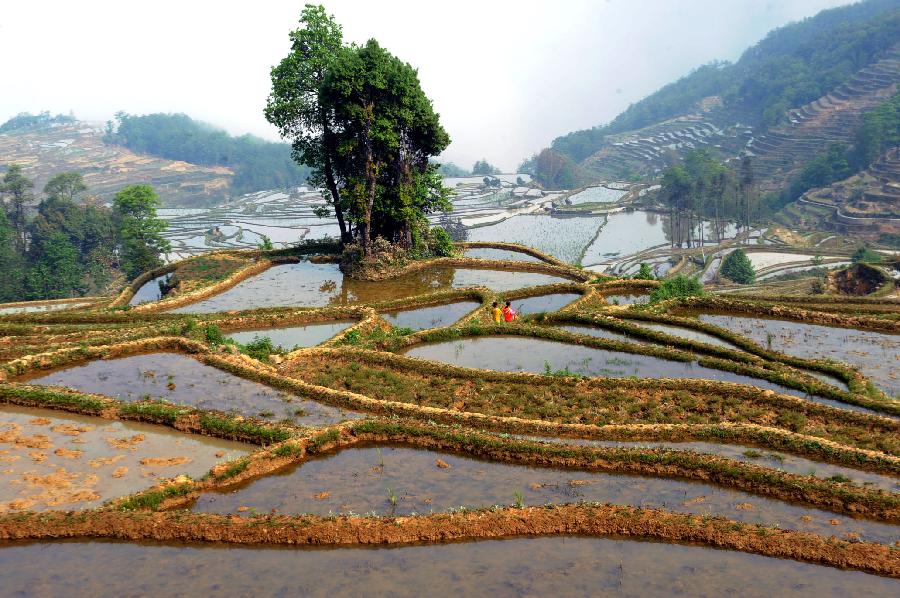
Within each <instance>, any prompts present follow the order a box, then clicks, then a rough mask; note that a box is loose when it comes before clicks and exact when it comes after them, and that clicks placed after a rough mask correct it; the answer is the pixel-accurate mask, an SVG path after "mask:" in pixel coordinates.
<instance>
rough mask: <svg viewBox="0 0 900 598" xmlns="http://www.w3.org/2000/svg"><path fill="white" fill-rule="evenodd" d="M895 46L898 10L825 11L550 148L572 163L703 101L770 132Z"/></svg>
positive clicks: (880, 1)
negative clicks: (708, 100) (619, 137)
mask: <svg viewBox="0 0 900 598" xmlns="http://www.w3.org/2000/svg"><path fill="white" fill-rule="evenodd" d="M898 40H900V7H898V5H897V2H896V1H894V0H868V1H866V2H861V3H858V4H853V5H850V6H845V7H840V8H835V9H831V10H826V11H823V12H821V13H819V14H817V15H815V16H814V17H811V18H808V19H805V20H803V21H801V22H798V23H793V24H790V25H786V26H784V27H781V28H779V29H775V30H773V31H772V32H770V33H769V34H768V35H767V36H766V38H765V39H763V40H762V41H760V42H759V43H758V44H756V45H755V46H753V47H752V48H750V49H748V50H747V51H745V52H744V54H743V55H742V56H741V58H740V59H739V60H738V61H737V62H736V63H734V64H730V63H727V62H714V63H711V64H707V65H703V66H701V67H699V68H697V69H696V70H694V71H693V72H691V73H690V74H688V75H687V76H685V77H682V78H681V79H679V80H678V81H676V82H674V83H670V84H668V85H666V86H664V87H662V88H661V89H660V90H659V91H657V92H655V93H653V94H651V95H649V96H647V97H646V98H644V99H642V100H640V101H639V102H636V103H634V104H632V105H631V106H629V107H628V108H627V109H626V110H625V111H624V112H622V113H621V114H619V115H618V116H617V117H616V118H615V119H613V120H612V121H611V122H610V123H608V124H605V125H602V126H597V127H594V128H592V129H586V130H582V131H575V132H573V133H569V134H567V135H564V136H561V137H558V138H556V139H555V140H554V141H553V143H552V145H551V147H552V149H553V150H554V151H556V152H558V153H561V154H564V155H566V156H568V157H570V158H572V159H573V160H575V161H577V162H581V161H583V160H585V159H586V158H588V157H589V156H590V155H592V154H593V153H595V152H596V151H598V150H599V149H601V148H602V146H603V142H604V140H606V138H607V137H609V136H611V135H615V134H617V133H623V132H625V131H632V130H636V129H642V128H644V127H647V126H649V125H653V124H655V123H659V122H660V121H664V120H667V119H670V118H673V117H677V116H680V115H685V114H688V113H691V112H693V111H695V110H696V109H697V106H698V104H699V103H701V102H702V101H703V100H704V99H706V98H711V97H714V98H715V101H714V102H712V103H713V104H714V105H715V107H716V108H717V109H718V111H719V112H720V113H721V114H720V115H719V116H721V117H722V118H724V119H725V120H726V121H734V120H737V121H740V122H742V123H745V124H747V125H750V126H753V127H769V126H774V125H777V124H781V123H784V122H786V121H787V111H788V110H789V109H790V108H796V107H799V106H802V105H803V104H806V103H808V102H811V101H813V100H816V99H817V98H819V97H821V96H823V95H825V94H826V93H827V92H828V91H829V90H831V89H833V88H835V87H837V86H839V85H841V84H842V83H845V82H846V81H848V80H849V79H850V78H851V77H852V76H853V75H854V73H856V72H857V71H858V70H860V69H861V68H863V67H864V66H866V65H868V64H870V63H872V62H874V61H876V60H878V59H879V58H881V57H883V56H884V55H885V54H886V53H888V52H889V51H890V49H891V47H892V46H894V45H895V44H896V43H897V41H898Z"/></svg>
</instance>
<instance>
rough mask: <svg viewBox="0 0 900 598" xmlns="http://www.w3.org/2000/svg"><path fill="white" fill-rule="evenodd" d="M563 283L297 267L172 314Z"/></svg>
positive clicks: (445, 272)
mask: <svg viewBox="0 0 900 598" xmlns="http://www.w3.org/2000/svg"><path fill="white" fill-rule="evenodd" d="M566 281H567V279H565V278H560V277H558V276H551V275H549V274H539V273H534V272H510V271H505V270H479V269H475V268H447V267H441V266H438V267H435V268H429V269H428V270H423V271H419V272H414V273H411V274H406V275H403V276H400V277H397V278H392V279H390V280H383V281H360V280H353V279H351V278H349V277H346V276H344V275H343V273H341V271H340V270H339V269H338V266H337V264H314V263H311V262H305V261H304V262H299V263H296V264H284V265H280V266H273V267H272V268H269V269H268V270H266V271H265V272H263V273H261V274H258V275H257V276H254V277H252V278H249V279H247V280H245V281H243V282H241V283H239V284H238V285H237V286H235V287H232V288H231V289H228V290H227V291H224V292H223V293H220V294H219V295H215V296H214V297H211V298H209V299H206V300H203V301H200V302H198V303H193V304H191V305H187V306H184V307H180V308H178V309H174V310H172V312H173V313H207V312H218V311H227V310H242V309H254V308H260V307H278V306H305V307H324V306H328V305H348V304H355V303H377V302H381V301H391V300H394V299H403V298H406V297H412V296H415V295H423V294H426V293H435V292H438V291H447V290H450V289H455V288H463V287H475V286H484V287H487V288H489V289H491V290H494V291H507V290H511V289H518V288H522V287H529V286H539V285H544V284H553V283H557V282H566Z"/></svg>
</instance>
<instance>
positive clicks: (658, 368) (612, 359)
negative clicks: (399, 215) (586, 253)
mask: <svg viewBox="0 0 900 598" xmlns="http://www.w3.org/2000/svg"><path fill="white" fill-rule="evenodd" d="M563 328H566V329H571V328H574V327H563ZM406 355H408V356H409V357H419V358H422V359H431V360H435V361H443V362H445V363H450V364H453V365H458V366H463V367H469V368H482V369H491V370H500V371H502V372H535V373H543V372H545V371H546V369H547V366H548V365H549V367H550V369H551V370H553V371H556V370H563V369H566V368H568V370H569V371H570V372H571V373H573V374H581V375H584V376H607V377H611V378H627V377H629V376H637V377H638V378H700V379H704V380H719V381H722V382H737V383H739V384H748V385H750V386H756V387H759V388H765V389H769V390H774V391H775V392H779V393H785V394H791V395H794V396H800V397H805V396H806V393H804V392H803V391H800V390H794V389H792V388H787V387H784V386H781V385H779V384H774V383H772V382H768V381H766V380H759V379H757V378H751V377H749V376H742V375H740V374H734V373H731V372H725V371H722V370H715V369H712V368H707V367H703V366H700V365H697V364H696V363H693V362H680V361H669V360H666V359H659V358H657V357H651V356H649V355H634V354H631V353H619V352H615V351H605V350H602V349H594V348H592V347H584V346H580V345H570V344H567V343H559V342H555V341H548V340H543V339H535V338H521V337H514V336H496V337H481V338H470V339H463V340H458V341H447V342H442V343H434V344H430V345H420V346H417V347H413V348H412V349H410V350H408V351H407V352H406ZM812 400H817V399H815V398H813V399H812ZM822 400H824V399H822ZM831 403H836V402H835V401H831ZM837 404H838V405H840V406H842V407H845V408H848V409H849V408H852V407H853V406H850V405H848V406H844V405H843V404H842V403H837Z"/></svg>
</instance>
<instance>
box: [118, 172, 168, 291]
mask: <svg viewBox="0 0 900 598" xmlns="http://www.w3.org/2000/svg"><path fill="white" fill-rule="evenodd" d="M157 207H159V196H157V195H156V191H154V190H153V187H151V186H150V185H129V186H127V187H125V188H124V189H122V190H121V191H119V192H118V193H116V196H115V197H114V198H113V218H114V220H115V222H116V224H117V228H118V229H119V235H120V237H121V248H120V250H119V251H120V258H121V266H122V270H123V271H124V272H125V274H126V275H128V276H129V277H131V278H134V277H136V276H138V275H139V274H141V273H142V272H144V271H146V270H150V269H152V268H156V267H158V266H160V265H161V264H162V261H161V260H160V257H159V256H160V254H161V253H166V252H167V251H169V250H170V249H171V246H170V245H169V242H168V241H167V240H166V239H165V238H163V236H162V232H163V231H164V230H166V227H167V226H168V223H167V222H166V221H165V220H162V219H160V218H157V217H156V208H157Z"/></svg>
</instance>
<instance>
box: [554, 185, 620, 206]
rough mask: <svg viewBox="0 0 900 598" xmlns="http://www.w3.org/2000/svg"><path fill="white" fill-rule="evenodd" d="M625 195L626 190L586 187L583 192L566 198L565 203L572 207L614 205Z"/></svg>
mask: <svg viewBox="0 0 900 598" xmlns="http://www.w3.org/2000/svg"><path fill="white" fill-rule="evenodd" d="M627 194H628V191H627V190H623V189H610V188H609V187H604V186H602V185H600V186H597V187H588V188H587V189H585V190H584V191H581V192H579V193H575V194H573V195H570V196H569V197H567V198H566V200H565V203H567V204H569V205H573V206H580V205H583V204H590V203H615V202H617V201H619V200H620V199H622V198H623V197H625V195H627Z"/></svg>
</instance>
